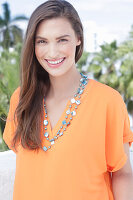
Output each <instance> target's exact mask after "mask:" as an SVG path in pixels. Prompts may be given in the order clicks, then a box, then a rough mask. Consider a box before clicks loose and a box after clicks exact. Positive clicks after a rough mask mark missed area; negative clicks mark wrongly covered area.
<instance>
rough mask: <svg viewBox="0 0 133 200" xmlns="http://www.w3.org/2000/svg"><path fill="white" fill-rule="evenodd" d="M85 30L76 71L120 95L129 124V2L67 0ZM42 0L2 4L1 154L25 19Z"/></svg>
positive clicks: (132, 19) (132, 16) (132, 82)
mask: <svg viewBox="0 0 133 200" xmlns="http://www.w3.org/2000/svg"><path fill="white" fill-rule="evenodd" d="M68 1H69V2H70V3H72V5H73V6H74V7H75V8H76V10H77V11H78V13H79V16H80V18H81V20H82V23H83V27H84V36H85V45H84V53H83V55H82V57H81V59H80V61H79V62H78V63H77V68H78V69H79V71H81V72H83V73H85V74H87V75H88V76H89V77H90V78H93V79H95V80H98V81H100V82H102V83H105V84H107V85H109V86H111V87H112V88H114V89H116V90H117V91H119V92H120V93H121V95H122V97H123V99H124V101H125V103H126V105H127V109H128V113H129V116H130V122H131V128H132V126H133V0H93V1H92V0H82V1H80V0H76V1H75V0H68ZM43 2H45V1H44V0H23V1H17V0H0V151H5V150H8V147H7V146H6V144H5V143H4V141H3V140H2V134H3V130H4V126H5V121H4V120H5V119H6V117H7V114H8V109H9V102H10V97H11V95H12V93H13V91H14V90H15V89H16V88H17V87H18V86H19V62H20V55H21V48H22V42H23V38H24V34H25V31H26V27H27V23H28V19H29V17H30V15H31V13H32V12H33V11H34V9H35V8H36V7H37V6H39V5H40V4H41V3H43Z"/></svg>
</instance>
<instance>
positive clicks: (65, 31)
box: [35, 18, 81, 76]
mask: <svg viewBox="0 0 133 200" xmlns="http://www.w3.org/2000/svg"><path fill="white" fill-rule="evenodd" d="M80 43H81V42H80V40H78V38H77V36H76V35H75V32H74V30H73V28H72V26H71V24H70V22H69V21H68V20H67V19H65V18H53V19H48V20H45V21H42V22H41V23H40V24H39V26H38V29H37V31H36V36H35V54H36V58H37V60H38V61H39V63H40V64H41V66H42V67H43V68H44V69H45V70H46V71H47V72H48V73H49V75H51V76H60V75H63V74H65V73H66V72H67V71H68V70H71V69H72V68H73V67H75V51H76V46H78V45H80Z"/></svg>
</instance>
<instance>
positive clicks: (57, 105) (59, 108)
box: [46, 100, 68, 129]
mask: <svg viewBox="0 0 133 200" xmlns="http://www.w3.org/2000/svg"><path fill="white" fill-rule="evenodd" d="M67 103H68V100H62V101H59V102H56V101H51V100H50V101H47V102H46V110H47V115H48V119H49V121H50V125H51V129H53V128H54V127H55V125H56V124H57V123H58V121H59V120H60V118H61V117H62V115H63V114H64V112H65V109H66V106H67Z"/></svg>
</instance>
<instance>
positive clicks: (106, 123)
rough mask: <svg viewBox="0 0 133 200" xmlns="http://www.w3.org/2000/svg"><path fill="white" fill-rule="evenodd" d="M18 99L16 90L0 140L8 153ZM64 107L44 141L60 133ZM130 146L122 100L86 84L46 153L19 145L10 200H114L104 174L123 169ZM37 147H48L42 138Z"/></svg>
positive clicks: (101, 87)
mask: <svg viewBox="0 0 133 200" xmlns="http://www.w3.org/2000/svg"><path fill="white" fill-rule="evenodd" d="M18 100H19V88H18V89H17V90H16V91H15V92H14V94H13V95H12V97H11V102H10V109H9V114H8V119H7V123H6V127H5V130H4V135H3V138H4V140H5V142H6V143H7V145H8V146H9V148H11V139H12V136H13V134H14V131H15V129H16V127H15V123H14V120H13V117H14V111H15V108H16V106H17V104H18ZM69 103H70V101H68V103H67V106H66V108H65V110H64V112H63V113H62V115H61V117H60V119H59V121H58V122H57V124H56V126H55V127H54V129H53V130H52V129H51V126H50V121H49V125H48V132H49V134H50V136H49V138H53V136H55V135H56V133H57V131H58V130H59V127H60V125H61V122H62V121H63V120H64V119H65V115H66V111H67V109H68V108H69ZM41 134H42V136H43V132H42V133H41ZM43 138H44V137H43ZM132 141H133V133H132V132H131V130H130V124H129V118H128V114H127V110H126V106H125V103H124V102H123V100H122V97H121V95H120V94H119V93H118V92H117V91H116V90H114V89H112V88H111V87H109V86H107V85H104V84H102V83H99V82H97V81H95V80H92V79H89V82H88V84H87V85H86V87H85V90H84V93H83V94H82V95H81V105H79V107H78V109H77V114H76V116H74V118H73V120H72V121H71V124H70V126H68V128H67V129H66V131H65V132H64V135H63V136H61V137H59V138H58V140H56V141H55V144H54V145H53V146H52V147H51V149H49V150H48V151H46V152H45V151H43V150H41V149H40V150H39V152H38V153H37V152H34V151H31V150H27V149H24V148H22V146H21V145H20V146H19V148H18V152H17V153H16V175H15V182H14V193H13V200H31V199H32V200H43V199H46V200H68V199H69V200H75V199H76V200H89V199H91V200H99V199H100V200H113V199H114V198H113V194H112V188H111V177H110V173H109V172H114V171H117V170H119V169H120V168H121V167H122V166H123V165H124V164H125V162H126V159H127V157H126V154H125V152H124V148H123V143H126V142H129V143H130V144H131V142H132ZM42 143H43V145H46V146H48V145H49V143H48V141H47V140H46V139H43V140H42ZM13 150H14V149H13Z"/></svg>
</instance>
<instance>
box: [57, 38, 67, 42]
mask: <svg viewBox="0 0 133 200" xmlns="http://www.w3.org/2000/svg"><path fill="white" fill-rule="evenodd" d="M67 41H68V40H67V39H60V40H59V42H67Z"/></svg>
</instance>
